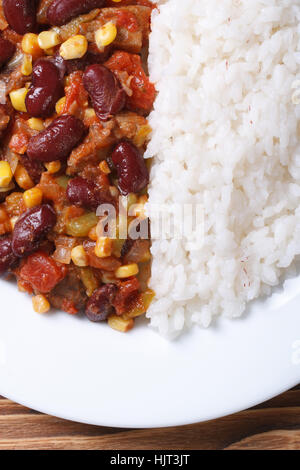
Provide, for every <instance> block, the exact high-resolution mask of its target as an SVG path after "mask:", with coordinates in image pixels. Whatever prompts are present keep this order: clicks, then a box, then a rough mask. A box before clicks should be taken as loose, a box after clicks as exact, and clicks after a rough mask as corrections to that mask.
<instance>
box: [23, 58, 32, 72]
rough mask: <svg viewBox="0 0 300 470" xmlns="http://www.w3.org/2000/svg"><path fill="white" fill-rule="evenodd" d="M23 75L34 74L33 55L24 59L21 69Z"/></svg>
mask: <svg viewBox="0 0 300 470" xmlns="http://www.w3.org/2000/svg"><path fill="white" fill-rule="evenodd" d="M21 72H22V75H25V76H27V75H31V74H32V57H31V55H25V56H24V58H23V63H22V67H21Z"/></svg>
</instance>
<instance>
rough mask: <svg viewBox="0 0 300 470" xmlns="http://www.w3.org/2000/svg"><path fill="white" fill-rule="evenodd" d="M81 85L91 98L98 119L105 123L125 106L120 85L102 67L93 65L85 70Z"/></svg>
mask: <svg viewBox="0 0 300 470" xmlns="http://www.w3.org/2000/svg"><path fill="white" fill-rule="evenodd" d="M83 84H84V87H85V89H86V91H87V92H88V94H89V95H90V97H91V100H92V103H93V106H94V108H95V112H96V114H97V116H98V118H99V119H101V120H102V121H106V120H107V119H109V118H110V117H111V116H113V115H115V114H117V113H118V112H119V111H121V110H122V109H123V108H124V106H125V101H126V93H125V91H124V90H123V88H122V86H121V83H120V82H119V80H118V79H117V77H116V76H115V74H114V73H113V72H111V71H110V70H109V69H108V68H106V67H104V65H100V64H95V65H91V66H90V67H88V68H87V69H86V71H85V72H84V75H83Z"/></svg>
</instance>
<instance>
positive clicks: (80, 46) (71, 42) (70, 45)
mask: <svg viewBox="0 0 300 470" xmlns="http://www.w3.org/2000/svg"><path fill="white" fill-rule="evenodd" d="M87 48H88V42H87V39H86V37H85V36H82V35H81V34H78V35H76V36H72V37H71V38H69V39H67V41H65V42H63V43H62V45H61V46H60V49H59V53H60V55H61V56H62V58H63V59H65V60H71V59H80V58H81V57H83V56H84V54H85V53H86V51H87Z"/></svg>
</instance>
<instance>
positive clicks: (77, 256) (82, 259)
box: [71, 245, 89, 268]
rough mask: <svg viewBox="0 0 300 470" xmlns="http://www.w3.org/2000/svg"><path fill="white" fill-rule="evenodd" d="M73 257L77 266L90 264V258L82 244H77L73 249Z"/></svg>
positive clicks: (82, 266)
mask: <svg viewBox="0 0 300 470" xmlns="http://www.w3.org/2000/svg"><path fill="white" fill-rule="evenodd" d="M71 258H72V261H73V263H74V264H75V266H79V267H81V268H84V267H85V266H88V264H89V263H88V258H87V255H86V252H85V251H84V248H83V246H82V245H78V246H75V248H73V250H72V251H71Z"/></svg>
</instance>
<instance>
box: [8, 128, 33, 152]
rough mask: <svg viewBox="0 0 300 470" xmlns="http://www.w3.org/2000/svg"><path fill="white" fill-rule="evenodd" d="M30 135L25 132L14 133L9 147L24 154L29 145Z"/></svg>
mask: <svg viewBox="0 0 300 470" xmlns="http://www.w3.org/2000/svg"><path fill="white" fill-rule="evenodd" d="M28 142H29V137H28V135H27V134H25V133H24V132H18V133H17V134H14V135H13V136H12V138H11V139H10V143H9V148H10V149H11V150H12V151H13V152H16V153H19V154H21V155H23V154H24V153H25V152H26V150H27V147H28Z"/></svg>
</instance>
